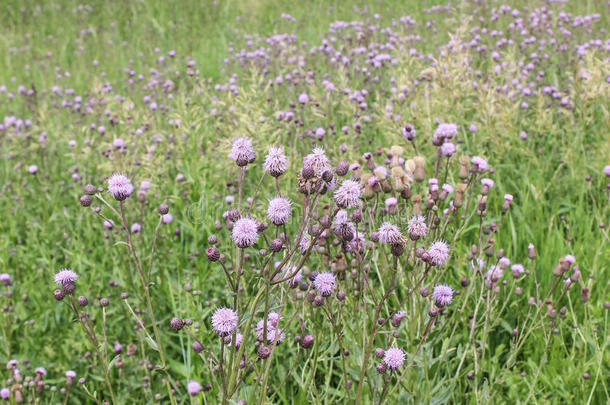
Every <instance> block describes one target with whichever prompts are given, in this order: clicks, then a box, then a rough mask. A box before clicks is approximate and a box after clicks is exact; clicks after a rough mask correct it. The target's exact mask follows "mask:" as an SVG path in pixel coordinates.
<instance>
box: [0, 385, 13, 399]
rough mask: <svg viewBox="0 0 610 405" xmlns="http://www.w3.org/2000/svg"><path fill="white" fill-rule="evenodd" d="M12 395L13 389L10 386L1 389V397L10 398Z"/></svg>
mask: <svg viewBox="0 0 610 405" xmlns="http://www.w3.org/2000/svg"><path fill="white" fill-rule="evenodd" d="M10 396H11V390H10V389H9V388H6V387H5V388H2V389H1V390H0V398H2V399H8V398H9V397H10Z"/></svg>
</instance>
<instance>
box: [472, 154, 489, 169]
mask: <svg viewBox="0 0 610 405" xmlns="http://www.w3.org/2000/svg"><path fill="white" fill-rule="evenodd" d="M472 164H473V165H474V166H475V169H476V170H477V171H478V172H482V171H485V170H487V160H485V159H483V158H482V157H480V156H473V157H472Z"/></svg>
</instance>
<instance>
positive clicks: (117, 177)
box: [108, 173, 133, 201]
mask: <svg viewBox="0 0 610 405" xmlns="http://www.w3.org/2000/svg"><path fill="white" fill-rule="evenodd" d="M108 192H109V193H110V194H111V195H112V196H113V197H114V198H115V199H116V200H118V201H123V200H125V199H126V198H127V197H129V196H130V195H131V193H133V185H132V184H131V182H130V181H129V179H128V178H127V176H125V175H124V174H121V173H114V174H113V175H112V176H110V178H109V179H108Z"/></svg>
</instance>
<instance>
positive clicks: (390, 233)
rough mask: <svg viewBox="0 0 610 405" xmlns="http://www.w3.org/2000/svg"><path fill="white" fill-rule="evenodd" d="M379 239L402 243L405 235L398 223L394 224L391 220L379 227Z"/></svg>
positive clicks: (386, 241) (384, 241)
mask: <svg viewBox="0 0 610 405" xmlns="http://www.w3.org/2000/svg"><path fill="white" fill-rule="evenodd" d="M378 232H379V241H380V242H382V243H388V244H392V245H394V244H401V243H403V241H404V237H403V236H402V233H400V230H399V229H398V227H397V226H396V225H392V224H391V223H389V222H384V223H383V224H382V225H381V226H380V227H379V231H378Z"/></svg>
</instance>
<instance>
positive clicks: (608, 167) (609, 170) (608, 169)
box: [604, 165, 610, 177]
mask: <svg viewBox="0 0 610 405" xmlns="http://www.w3.org/2000/svg"><path fill="white" fill-rule="evenodd" d="M604 174H605V175H606V176H608V177H610V165H606V166H604Z"/></svg>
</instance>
